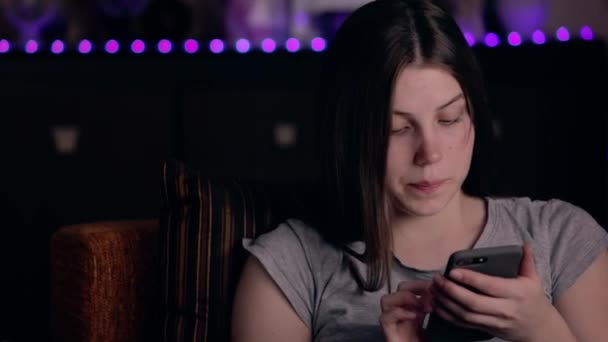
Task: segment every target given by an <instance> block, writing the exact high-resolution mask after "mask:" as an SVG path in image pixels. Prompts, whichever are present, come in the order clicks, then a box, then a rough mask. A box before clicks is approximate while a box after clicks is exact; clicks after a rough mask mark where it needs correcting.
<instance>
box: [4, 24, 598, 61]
mask: <svg viewBox="0 0 608 342" xmlns="http://www.w3.org/2000/svg"><path fill="white" fill-rule="evenodd" d="M464 36H465V38H466V40H467V42H468V43H469V45H470V46H475V45H477V44H479V43H482V44H484V45H485V46H487V47H490V48H493V47H497V46H499V45H501V43H502V42H501V39H500V37H499V36H498V35H497V34H495V33H491V32H490V33H487V34H486V35H485V36H484V38H483V40H482V41H481V42H477V40H476V39H475V37H474V36H473V35H472V34H471V33H468V32H467V33H465V34H464ZM576 38H579V39H582V40H586V41H589V40H593V39H594V34H593V30H592V29H591V27H589V26H584V27H582V28H581V29H580V30H579V32H578V37H573V36H572V34H571V33H570V31H569V30H568V29H567V28H566V27H560V28H559V29H557V30H556V32H555V34H554V35H549V34H547V33H545V32H543V31H541V30H536V31H535V32H534V33H533V34H532V36H531V37H530V39H529V42H530V43H532V44H536V45H542V44H545V43H547V42H548V41H549V40H557V41H559V42H568V41H570V40H571V39H576ZM524 42H525V40H524V38H523V37H522V36H521V35H520V34H519V33H517V32H511V33H509V34H508V36H507V43H508V44H509V45H510V46H520V45H522V44H523V43H524ZM304 43H306V44H307V45H305V44H304ZM258 45H259V46H253V44H252V42H250V41H249V40H247V39H239V40H237V41H236V42H234V43H233V44H229V43H228V42H226V41H223V40H221V39H213V40H211V41H209V42H208V51H209V52H211V53H213V54H221V53H223V52H225V51H228V50H231V49H233V50H234V51H236V52H238V53H241V54H244V53H248V52H250V51H252V50H255V49H259V50H261V51H263V52H265V53H273V52H275V51H277V50H279V49H284V50H286V51H288V52H291V53H295V52H298V51H301V50H303V49H310V50H312V51H315V52H323V51H325V49H326V48H327V41H326V40H325V39H324V38H321V37H316V38H314V39H312V40H311V41H309V42H302V41H300V40H298V39H296V38H289V39H287V40H286V41H285V43H284V45H283V46H282V47H280V46H279V42H277V41H275V40H273V39H270V38H267V39H264V40H262V42H261V43H259V44H258ZM121 48H122V47H121V45H120V43H119V42H118V41H116V40H113V39H111V40H108V41H107V42H106V43H105V44H103V46H102V47H101V46H100V47H99V51H103V52H105V53H108V54H116V53H118V52H120V51H121ZM180 48H181V51H183V52H185V53H187V54H195V53H198V52H201V45H200V42H199V41H198V40H196V39H188V40H186V41H184V42H183V43H182V44H181V46H178V45H177V44H176V43H175V42H172V41H170V40H167V39H162V40H160V41H159V42H157V43H156V44H154V45H150V46H149V45H148V43H146V42H145V41H143V40H140V39H136V40H134V41H133V42H131V44H130V46H129V47H128V51H130V52H131V53H133V54H142V53H144V52H146V51H155V52H158V53H160V54H169V53H172V52H175V51H178V50H179V49H180ZM48 50H49V51H50V52H51V53H53V54H56V55H59V54H62V53H64V52H66V51H69V50H75V51H77V52H79V53H80V54H83V55H87V54H90V53H92V52H94V51H96V47H95V46H94V44H93V43H92V42H91V41H90V40H87V39H83V40H81V41H80V42H79V43H78V44H77V45H76V46H75V47H70V48H68V46H67V44H66V43H65V42H64V41H62V40H55V41H53V42H51V44H50V45H49V46H48ZM11 51H23V52H25V53H27V54H35V53H39V52H44V51H45V50H43V49H42V48H41V44H40V43H39V42H37V41H35V40H30V41H27V42H26V43H25V45H24V46H22V47H19V46H15V45H14V44H12V43H11V42H9V41H8V40H6V39H0V54H6V53H9V52H11Z"/></svg>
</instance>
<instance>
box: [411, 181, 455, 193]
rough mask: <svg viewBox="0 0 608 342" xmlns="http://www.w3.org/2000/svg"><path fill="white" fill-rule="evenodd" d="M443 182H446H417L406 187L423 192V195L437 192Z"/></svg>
mask: <svg viewBox="0 0 608 342" xmlns="http://www.w3.org/2000/svg"><path fill="white" fill-rule="evenodd" d="M445 182H446V180H432V181H422V182H418V183H410V184H408V185H409V186H411V187H412V188H414V189H416V190H418V191H421V192H425V193H431V192H435V191H436V190H438V189H439V188H440V187H441V186H442V185H443V184H444V183H445Z"/></svg>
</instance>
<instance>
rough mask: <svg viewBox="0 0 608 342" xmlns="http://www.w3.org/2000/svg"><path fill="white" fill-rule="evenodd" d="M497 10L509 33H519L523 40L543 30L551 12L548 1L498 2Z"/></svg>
mask: <svg viewBox="0 0 608 342" xmlns="http://www.w3.org/2000/svg"><path fill="white" fill-rule="evenodd" d="M496 1H497V3H496V10H497V14H498V16H499V17H500V20H501V22H502V24H503V25H504V28H505V30H506V31H507V32H518V33H519V34H521V36H522V37H523V38H530V37H531V36H532V33H533V32H534V31H536V30H538V29H543V27H544V25H545V22H546V20H547V15H548V12H549V1H548V0H496Z"/></svg>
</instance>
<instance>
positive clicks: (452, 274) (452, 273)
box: [450, 270, 462, 280]
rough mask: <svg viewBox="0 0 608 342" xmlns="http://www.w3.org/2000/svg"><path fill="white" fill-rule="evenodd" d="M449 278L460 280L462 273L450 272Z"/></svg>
mask: <svg viewBox="0 0 608 342" xmlns="http://www.w3.org/2000/svg"><path fill="white" fill-rule="evenodd" d="M450 277H452V279H454V280H462V273H461V272H460V271H456V270H454V271H452V272H450Z"/></svg>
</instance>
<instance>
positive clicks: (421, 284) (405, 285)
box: [397, 280, 432, 295]
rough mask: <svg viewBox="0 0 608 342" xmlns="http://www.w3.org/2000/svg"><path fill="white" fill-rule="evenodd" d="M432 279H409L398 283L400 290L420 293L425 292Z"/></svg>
mask: <svg viewBox="0 0 608 342" xmlns="http://www.w3.org/2000/svg"><path fill="white" fill-rule="evenodd" d="M431 283H432V282H431V281H430V280H408V281H402V282H400V283H399V285H397V290H398V291H411V292H414V293H416V294H418V295H422V294H424V293H425V292H426V291H428V288H429V286H431Z"/></svg>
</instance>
